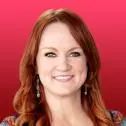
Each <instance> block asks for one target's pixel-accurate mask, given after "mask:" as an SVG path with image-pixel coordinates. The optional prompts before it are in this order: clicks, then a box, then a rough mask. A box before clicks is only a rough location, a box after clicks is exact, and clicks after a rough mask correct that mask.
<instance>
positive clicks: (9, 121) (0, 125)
mask: <svg viewBox="0 0 126 126" xmlns="http://www.w3.org/2000/svg"><path fill="white" fill-rule="evenodd" d="M15 120H16V116H8V117H5V118H4V119H3V121H2V122H0V126H14V124H15Z"/></svg>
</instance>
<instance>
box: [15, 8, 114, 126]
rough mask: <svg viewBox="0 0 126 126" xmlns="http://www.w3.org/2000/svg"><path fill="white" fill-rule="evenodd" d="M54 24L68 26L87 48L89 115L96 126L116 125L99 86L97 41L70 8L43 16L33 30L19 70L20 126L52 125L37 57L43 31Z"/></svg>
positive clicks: (52, 11)
mask: <svg viewBox="0 0 126 126" xmlns="http://www.w3.org/2000/svg"><path fill="white" fill-rule="evenodd" d="M54 22H62V23H65V24H66V25H67V26H68V28H69V30H70V32H71V34H72V36H73V37H74V39H75V40H76V41H77V42H78V44H79V45H80V46H81V48H82V49H83V52H84V54H85V56H86V59H87V67H88V73H87V79H86V82H85V83H86V84H88V86H89V90H88V95H87V96H84V94H83V93H82V92H83V89H84V86H82V88H81V90H82V91H81V103H82V105H83V104H84V101H86V104H87V107H88V108H87V109H88V111H87V113H88V115H89V116H90V118H91V119H92V121H93V123H94V125H96V126H113V123H112V121H111V118H110V116H109V113H108V111H107V109H106V108H105V105H104V102H103V99H102V96H101V92H100V84H99V70H100V58H99V54H98V50H97V48H96V45H95V42H94V39H93V37H92V35H91V33H90V31H89V30H88V28H87V26H86V25H85V23H84V22H83V20H82V19H81V18H80V17H79V16H78V15H77V14H75V13H74V12H71V11H70V10H68V9H57V10H54V9H50V10H47V11H45V12H44V13H42V15H41V16H40V17H39V18H38V20H37V21H36V24H35V26H34V27H33V30H32V33H31V36H30V39H29V42H28V44H27V46H26V48H25V50H24V53H23V56H22V59H21V62H20V70H19V78H20V83H21V85H20V88H19V90H18V91H17V93H16V95H15V97H14V101H13V105H14V109H15V110H16V112H17V113H19V117H18V118H17V120H16V126H23V125H30V126H35V125H37V126H39V125H41V126H51V123H50V119H49V107H48V104H47V102H46V99H45V94H44V89H43V86H42V84H41V98H40V99H38V98H37V97H36V93H37V90H36V69H37V66H36V56H37V53H38V47H39V43H40V38H41V35H42V33H43V30H44V29H45V28H46V26H47V25H49V24H51V23H54Z"/></svg>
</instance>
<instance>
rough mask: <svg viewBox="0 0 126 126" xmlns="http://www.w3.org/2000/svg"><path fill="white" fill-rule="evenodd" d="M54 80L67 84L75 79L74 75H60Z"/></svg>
mask: <svg viewBox="0 0 126 126" xmlns="http://www.w3.org/2000/svg"><path fill="white" fill-rule="evenodd" d="M53 78H54V79H55V80H57V81H60V82H67V81H69V80H71V79H72V78H73V75H58V76H55V77H53Z"/></svg>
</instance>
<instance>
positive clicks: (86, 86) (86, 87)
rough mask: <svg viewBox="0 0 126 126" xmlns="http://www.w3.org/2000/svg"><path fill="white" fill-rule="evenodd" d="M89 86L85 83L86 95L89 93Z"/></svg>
mask: <svg viewBox="0 0 126 126" xmlns="http://www.w3.org/2000/svg"><path fill="white" fill-rule="evenodd" d="M88 88H89V85H88V84H85V85H84V95H85V96H86V95H88Z"/></svg>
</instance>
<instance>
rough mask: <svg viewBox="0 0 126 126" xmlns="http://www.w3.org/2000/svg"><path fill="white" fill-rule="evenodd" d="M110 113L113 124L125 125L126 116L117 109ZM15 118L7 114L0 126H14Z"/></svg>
mask: <svg viewBox="0 0 126 126" xmlns="http://www.w3.org/2000/svg"><path fill="white" fill-rule="evenodd" d="M110 115H111V117H112V120H113V122H114V124H115V126H126V117H123V115H122V114H121V113H120V112H119V111H110ZM15 120H16V116H9V117H7V118H5V119H4V120H3V121H2V122H1V123H0V126H15V124H14V122H15Z"/></svg>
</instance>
